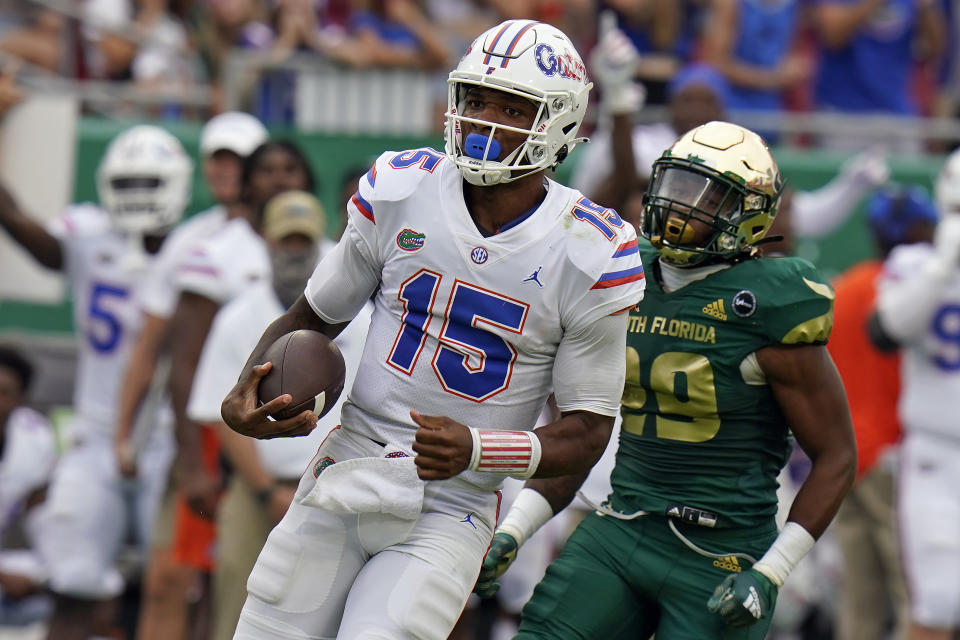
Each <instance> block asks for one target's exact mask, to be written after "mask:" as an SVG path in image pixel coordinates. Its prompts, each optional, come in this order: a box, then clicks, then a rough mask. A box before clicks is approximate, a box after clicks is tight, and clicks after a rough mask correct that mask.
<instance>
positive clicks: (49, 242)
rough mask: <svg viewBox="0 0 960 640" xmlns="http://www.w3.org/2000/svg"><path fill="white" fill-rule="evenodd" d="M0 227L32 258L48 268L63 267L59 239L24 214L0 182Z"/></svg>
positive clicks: (61, 248)
mask: <svg viewBox="0 0 960 640" xmlns="http://www.w3.org/2000/svg"><path fill="white" fill-rule="evenodd" d="M0 227H3V228H4V230H6V232H7V233H9V234H10V236H11V237H12V238H13V239H14V240H16V242H17V244H19V245H20V246H21V247H23V248H24V249H26V250H27V251H29V252H30V255H31V256H33V259H34V260H36V261H37V262H39V263H40V264H42V265H43V266H45V267H46V268H48V269H57V270H60V269H63V262H64V260H63V247H62V246H61V244H60V240H58V239H57V237H56V236H54V235H53V234H52V233H50V232H49V231H47V230H46V229H44V228H43V225H41V224H40V223H39V222H37V221H36V220H35V219H34V218H31V217H30V216H28V215H27V214H25V213H24V212H23V211H22V210H21V209H20V206H19V205H18V204H17V201H16V199H15V198H14V197H13V195H11V193H10V192H9V191H8V190H7V188H6V186H5V185H3V184H0Z"/></svg>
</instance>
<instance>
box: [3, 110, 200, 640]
mask: <svg viewBox="0 0 960 640" xmlns="http://www.w3.org/2000/svg"><path fill="white" fill-rule="evenodd" d="M192 170H193V163H192V162H191V160H190V158H189V157H188V156H187V154H186V152H185V151H184V150H183V147H182V146H181V145H180V143H179V142H178V141H177V139H176V138H174V137H173V136H172V135H170V134H169V133H167V132H166V131H164V130H163V129H161V128H158V127H154V126H147V125H139V126H135V127H132V128H130V129H127V130H125V131H124V132H122V133H120V134H119V135H118V136H117V137H116V138H115V139H114V140H112V141H111V143H110V145H109V146H108V148H107V151H106V152H105V154H104V156H103V158H102V159H101V162H100V165H99V167H98V169H97V189H98V194H99V196H100V200H101V202H102V204H103V206H102V208H101V207H98V206H96V205H93V204H89V203H87V204H79V205H73V206H71V207H69V208H68V209H67V210H66V211H65V212H64V213H63V215H62V216H61V217H60V218H59V219H58V220H56V221H55V222H54V224H53V225H52V228H51V229H50V230H47V229H45V228H44V227H43V226H41V225H40V224H38V223H37V222H36V221H34V220H33V219H31V218H30V217H29V216H27V215H25V214H24V213H22V212H21V211H20V210H19V208H18V207H17V205H16V203H15V202H14V200H13V198H12V197H10V195H9V194H8V193H6V191H5V190H3V191H2V193H0V225H2V226H3V227H4V228H5V229H6V230H7V231H8V232H9V233H10V235H11V236H13V238H14V239H15V240H16V241H18V242H19V243H20V244H21V245H23V246H24V247H25V248H26V249H27V250H28V251H29V252H30V253H31V254H32V255H33V256H34V258H35V259H37V261H38V262H40V263H41V264H43V265H44V266H47V267H49V268H53V269H59V270H62V271H64V273H65V274H66V276H67V278H68V279H69V282H70V288H71V294H72V298H73V309H74V326H75V327H76V331H77V335H78V340H79V344H78V349H79V356H78V358H79V361H78V370H77V380H76V389H75V392H74V411H75V418H74V420H73V423H72V424H71V427H70V438H71V440H72V443H71V444H72V446H71V448H70V449H69V451H67V452H66V454H65V455H64V456H63V458H62V459H61V461H60V464H59V465H58V466H57V469H56V471H55V474H54V478H53V482H52V485H51V488H50V493H49V495H48V499H47V502H46V503H45V505H44V510H43V513H42V514H41V519H42V523H43V524H42V531H41V533H40V536H39V540H38V543H39V550H40V553H41V556H42V557H43V559H44V561H45V562H46V564H47V565H48V567H49V570H50V588H51V590H52V591H53V592H54V593H55V594H56V595H57V602H56V608H55V613H54V617H53V620H52V622H51V629H50V634H51V637H55V638H57V639H58V640H60V639H63V640H69V639H71V638H78V639H80V638H82V639H84V640H86V638H88V637H89V636H90V635H97V633H98V632H99V633H101V634H102V633H103V630H101V629H94V626H95V625H97V624H100V623H106V624H108V621H106V620H101V619H100V618H99V617H98V616H97V613H98V610H99V611H106V610H107V608H108V607H107V604H108V603H109V602H110V601H111V599H113V598H114V597H115V596H117V595H118V594H119V593H120V592H121V591H122V589H123V579H122V577H121V576H120V574H119V572H118V571H117V568H116V567H115V565H114V563H115V560H116V555H117V553H118V551H119V550H120V546H121V544H122V543H123V541H124V539H125V537H126V535H127V523H128V522H133V523H134V524H135V527H136V528H135V534H136V536H137V540H138V542H140V543H141V544H145V542H146V537H147V535H148V534H149V532H150V531H151V521H152V519H153V515H154V512H155V511H156V506H157V504H158V501H159V498H160V494H161V491H162V488H163V486H164V483H165V481H166V475H167V469H168V467H169V464H170V460H171V457H172V453H173V450H172V446H171V445H172V438H171V432H170V429H169V428H167V429H158V430H156V431H154V436H153V437H152V438H151V440H150V441H149V442H148V443H146V445H145V446H144V449H145V450H149V455H144V456H142V457H141V459H140V464H139V468H138V472H137V477H136V478H135V479H134V480H132V481H127V480H125V479H124V478H123V477H122V476H121V475H120V473H119V470H118V468H117V464H116V459H115V457H114V454H113V430H114V427H115V424H116V417H117V405H118V395H119V391H120V385H121V380H122V376H123V373H124V370H125V364H126V360H127V357H128V354H129V350H130V347H131V345H132V343H133V341H134V339H135V337H136V334H137V332H138V331H139V329H140V321H141V313H140V304H141V303H140V292H139V291H138V289H139V285H140V283H141V282H142V281H143V279H144V277H145V275H146V273H147V272H148V271H149V269H150V268H151V267H152V266H153V260H154V256H155V254H156V253H157V251H159V249H160V246H161V245H162V243H163V241H164V238H165V236H166V234H167V232H168V231H169V230H170V228H172V227H173V226H174V225H175V224H176V223H177V222H178V221H179V220H180V217H181V215H182V214H183V210H184V207H185V206H186V204H187V202H188V200H189V198H190V186H191V175H192ZM151 409H152V410H153V411H157V414H154V415H147V413H148V412H143V413H142V416H143V418H144V419H147V420H152V421H161V420H164V419H165V420H166V422H167V424H168V426H169V424H170V415H169V410H167V411H166V412H165V413H166V417H165V418H164V417H163V415H162V414H163V413H164V412H163V406H162V405H159V404H158V405H155V406H153V407H151ZM96 603H100V604H101V605H102V607H99V608H98V607H96V606H94V605H95V604H96ZM103 617H104V618H106V617H107V614H104V616H103ZM107 630H109V627H107Z"/></svg>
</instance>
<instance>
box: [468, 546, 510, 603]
mask: <svg viewBox="0 0 960 640" xmlns="http://www.w3.org/2000/svg"><path fill="white" fill-rule="evenodd" d="M516 559H517V541H516V540H514V539H513V536H511V535H510V534H509V533H503V532H501V533H498V534H496V535H494V536H493V542H491V543H490V550H489V551H487V556H486V557H485V558H484V559H483V565H482V566H481V567H480V575H479V576H477V586H475V587H474V588H473V591H474V593H476V594H477V595H478V596H480V597H481V598H492V597H493V596H494V595H495V594H496V593H497V591H499V590H500V583H498V582H497V578H499V577H500V576H502V575H503V572H504V571H506V570H507V567H509V566H510V565H511V564H512V563H513V561H514V560H516Z"/></svg>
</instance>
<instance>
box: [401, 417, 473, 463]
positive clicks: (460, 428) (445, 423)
mask: <svg viewBox="0 0 960 640" xmlns="http://www.w3.org/2000/svg"><path fill="white" fill-rule="evenodd" d="M410 417H411V418H413V421H414V422H415V423H417V426H418V427H419V428H418V429H417V433H416V434H415V435H414V439H413V450H414V451H416V453H417V457H416V458H414V459H413V460H414V462H415V463H416V465H417V475H418V476H420V479H421V480H446V479H447V478H452V477H453V476H455V475H457V474H458V473H460V472H461V471H463V470H465V469H466V468H467V467H468V466H470V454H471V453H472V452H473V438H471V437H470V430H469V429H468V428H467V427H466V425H462V424H460V423H459V422H457V421H455V420H451V419H450V418H447V417H445V416H424V415H420V414H419V413H417V412H416V411H413V410H411V411H410Z"/></svg>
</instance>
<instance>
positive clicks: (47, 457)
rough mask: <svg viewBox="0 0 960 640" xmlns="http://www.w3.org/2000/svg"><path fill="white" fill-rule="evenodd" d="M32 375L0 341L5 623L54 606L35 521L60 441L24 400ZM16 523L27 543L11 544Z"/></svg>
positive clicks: (40, 616) (0, 563)
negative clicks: (8, 541) (23, 545)
mask: <svg viewBox="0 0 960 640" xmlns="http://www.w3.org/2000/svg"><path fill="white" fill-rule="evenodd" d="M32 378H33V367H32V366H31V365H30V363H29V362H28V361H27V360H26V358H24V357H23V355H21V354H20V353H19V352H18V351H16V350H15V349H12V348H10V347H6V346H0V628H2V627H5V626H25V625H29V624H33V623H37V622H41V621H44V620H46V619H47V618H48V617H49V615H50V609H51V608H52V603H51V601H50V598H49V596H48V595H47V594H46V593H45V592H44V591H45V590H44V584H45V583H46V575H47V574H46V570H45V569H44V566H43V563H42V562H41V561H40V558H39V556H38V554H37V552H36V549H35V548H34V542H35V538H34V535H33V534H34V533H35V531H36V528H35V526H33V525H34V524H35V522H36V517H35V516H36V513H37V512H38V509H37V508H36V507H37V506H38V505H39V504H41V503H42V502H43V498H44V493H45V491H46V488H47V484H48V483H49V482H50V474H51V472H52V471H53V466H54V464H55V462H56V442H55V439H54V435H53V427H52V426H51V425H50V422H49V421H48V420H47V418H46V416H44V415H43V414H41V413H40V412H38V411H35V410H33V409H31V408H30V407H27V406H25V404H24V403H25V402H26V399H27V393H28V391H29V390H30V383H31V381H32ZM17 526H19V528H20V529H21V531H22V533H23V535H24V538H25V541H26V542H27V547H26V548H17V549H10V548H6V547H5V546H4V545H5V543H6V539H7V535H8V534H9V533H10V530H11V529H12V528H13V527H17Z"/></svg>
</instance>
